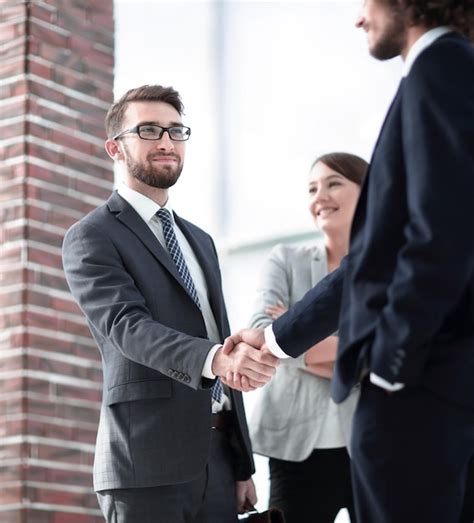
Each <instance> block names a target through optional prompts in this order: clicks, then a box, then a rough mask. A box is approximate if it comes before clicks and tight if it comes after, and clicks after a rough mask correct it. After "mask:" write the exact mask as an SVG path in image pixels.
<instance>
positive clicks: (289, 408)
mask: <svg viewBox="0 0 474 523" xmlns="http://www.w3.org/2000/svg"><path fill="white" fill-rule="evenodd" d="M326 274H327V261H326V250H325V248H324V246H323V245H321V246H312V247H308V246H302V247H297V246H286V245H277V246H276V247H275V248H274V249H273V251H272V252H271V254H270V257H269V259H268V260H267V262H266V264H265V266H264V268H263V275H262V281H261V284H260V286H259V289H258V298H257V303H256V306H255V313H254V315H253V316H252V318H251V321H250V324H251V326H252V327H265V326H267V325H268V324H270V323H271V321H272V320H271V318H270V316H268V315H267V314H266V313H265V309H266V308H267V307H268V306H269V305H275V304H276V302H277V301H278V300H280V301H282V302H283V304H285V305H286V306H287V307H291V306H292V305H293V304H294V303H295V302H297V301H298V300H300V299H301V298H302V296H303V295H304V294H305V293H306V292H307V291H308V290H309V289H310V288H312V287H313V286H314V285H315V284H316V283H318V281H320V280H321V279H322V278H324V277H325V276H326ZM303 358H304V355H301V356H299V357H298V358H296V359H292V358H288V359H286V360H282V361H281V365H280V367H279V368H278V371H277V373H276V375H275V377H274V378H273V379H272V381H271V382H270V383H269V384H268V385H266V386H265V387H264V388H263V390H262V391H261V392H259V393H258V395H257V401H256V405H255V410H254V413H253V415H252V417H251V421H250V436H251V439H252V445H253V450H254V451H255V452H257V453H259V454H263V455H265V456H270V457H274V458H278V459H284V460H289V461H303V460H304V459H306V458H307V457H308V456H309V455H310V454H311V452H312V451H313V450H314V448H315V443H316V441H317V439H318V436H319V434H320V431H321V429H322V425H323V423H322V422H323V420H324V417H325V414H326V411H327V409H328V402H329V398H330V381H329V380H328V379H325V378H321V377H318V376H315V375H313V374H309V373H308V372H306V371H304V370H302V369H303V368H304V366H305V365H304V360H303ZM256 394H257V393H256ZM357 398H358V393H357V392H356V391H354V392H353V394H351V395H350V397H349V398H348V400H347V401H346V402H344V403H343V404H341V405H339V406H338V414H339V417H340V421H341V427H342V430H343V433H344V436H345V439H346V443H348V441H349V437H350V427H351V422H352V415H353V411H354V409H355V405H356V403H357Z"/></svg>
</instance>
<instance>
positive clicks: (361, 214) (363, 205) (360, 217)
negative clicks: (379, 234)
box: [351, 78, 403, 238]
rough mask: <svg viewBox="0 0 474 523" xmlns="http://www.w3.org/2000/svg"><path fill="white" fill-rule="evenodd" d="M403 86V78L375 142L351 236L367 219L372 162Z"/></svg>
mask: <svg viewBox="0 0 474 523" xmlns="http://www.w3.org/2000/svg"><path fill="white" fill-rule="evenodd" d="M402 88H403V78H402V80H401V82H400V85H399V86H398V89H397V92H396V93H395V96H394V97H393V100H392V103H391V104H390V107H389V109H388V111H387V114H386V116H385V119H384V121H383V124H382V127H381V129H380V133H379V136H378V138H377V141H376V143H375V147H374V150H373V152H372V158H371V160H370V164H369V169H368V171H367V176H366V177H365V180H364V183H363V185H362V189H361V192H360V196H359V201H358V202H357V207H356V211H355V213H354V218H353V220H352V227H351V238H353V237H354V235H355V233H356V232H357V230H358V229H359V227H360V226H361V225H362V224H363V223H364V221H365V215H366V209H367V191H368V186H369V178H370V170H371V164H372V160H373V158H374V156H375V155H376V154H377V148H378V145H379V143H380V139H381V137H382V136H383V132H384V130H385V126H386V124H387V121H388V120H389V116H390V114H391V112H392V110H393V108H394V107H395V105H396V102H397V101H398V99H399V98H400V96H401V93H402Z"/></svg>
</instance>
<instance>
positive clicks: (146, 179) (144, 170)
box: [126, 150, 183, 189]
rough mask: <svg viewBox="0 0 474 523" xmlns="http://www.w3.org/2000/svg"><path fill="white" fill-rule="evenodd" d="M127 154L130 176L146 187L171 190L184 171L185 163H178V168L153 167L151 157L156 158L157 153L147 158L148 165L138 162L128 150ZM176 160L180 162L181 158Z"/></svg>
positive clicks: (170, 166) (168, 166)
mask: <svg viewBox="0 0 474 523" xmlns="http://www.w3.org/2000/svg"><path fill="white" fill-rule="evenodd" d="M126 154H127V157H126V163H127V169H128V172H129V173H130V175H131V176H133V177H134V178H135V179H137V180H138V181H140V182H142V183H144V184H145V185H148V186H150V187H156V188H157V189H169V188H170V187H172V186H173V185H174V184H175V183H176V182H177V181H178V179H179V177H180V175H181V171H182V170H183V163H178V164H177V165H176V166H173V165H161V166H155V165H153V164H152V160H151V157H152V156H156V153H154V154H151V153H150V154H149V155H148V156H147V162H146V163H140V162H136V161H135V160H134V159H133V158H132V157H131V155H130V153H129V151H128V150H126ZM166 156H169V155H166ZM176 158H177V159H178V161H179V158H178V157H176Z"/></svg>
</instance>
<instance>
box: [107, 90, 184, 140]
mask: <svg viewBox="0 0 474 523" xmlns="http://www.w3.org/2000/svg"><path fill="white" fill-rule="evenodd" d="M130 102H164V103H167V104H170V105H171V106H172V107H174V108H175V109H176V110H177V111H178V113H179V114H180V115H181V114H183V110H184V106H183V102H182V101H181V96H180V94H179V93H178V91H176V90H175V89H173V88H172V87H163V86H162V85H142V86H141V87H136V88H135V89H130V90H129V91H127V92H126V93H125V94H124V95H123V96H122V97H121V98H120V99H119V100H117V101H116V102H114V103H113V104H112V105H111V106H110V109H109V110H108V111H107V116H106V117H105V130H106V132H107V136H108V137H109V138H112V137H113V136H115V135H116V134H118V133H120V131H122V122H123V117H124V114H125V111H126V109H127V106H128V104H129V103H130Z"/></svg>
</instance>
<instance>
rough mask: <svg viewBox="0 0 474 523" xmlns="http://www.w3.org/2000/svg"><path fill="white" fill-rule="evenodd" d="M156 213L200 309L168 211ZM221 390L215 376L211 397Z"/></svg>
mask: <svg viewBox="0 0 474 523" xmlns="http://www.w3.org/2000/svg"><path fill="white" fill-rule="evenodd" d="M156 215H157V216H158V218H159V219H160V220H161V224H162V226H163V235H164V237H165V242H166V247H167V248H168V252H169V253H170V256H171V258H172V260H173V261H174V263H175V265H176V268H177V269H178V272H179V275H180V276H181V279H182V280H183V282H184V285H185V286H186V289H187V290H188V292H189V295H190V296H191V298H192V299H193V300H194V303H195V304H196V305H197V306H198V307H199V309H200V308H201V304H200V303H199V298H198V295H197V292H196V287H195V286H194V282H193V279H192V278H191V274H190V272H189V269H188V266H187V264H186V261H185V259H184V256H183V252H182V251H181V247H180V246H179V243H178V239H177V238H176V234H175V233H174V229H173V224H172V223H171V215H170V212H169V211H168V210H167V209H160V210H159V211H158V212H157V213H156ZM222 392H223V388H222V382H221V380H220V379H219V378H217V380H216V382H215V383H214V385H213V386H212V399H213V400H215V401H218V402H220V401H221V398H222Z"/></svg>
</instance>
